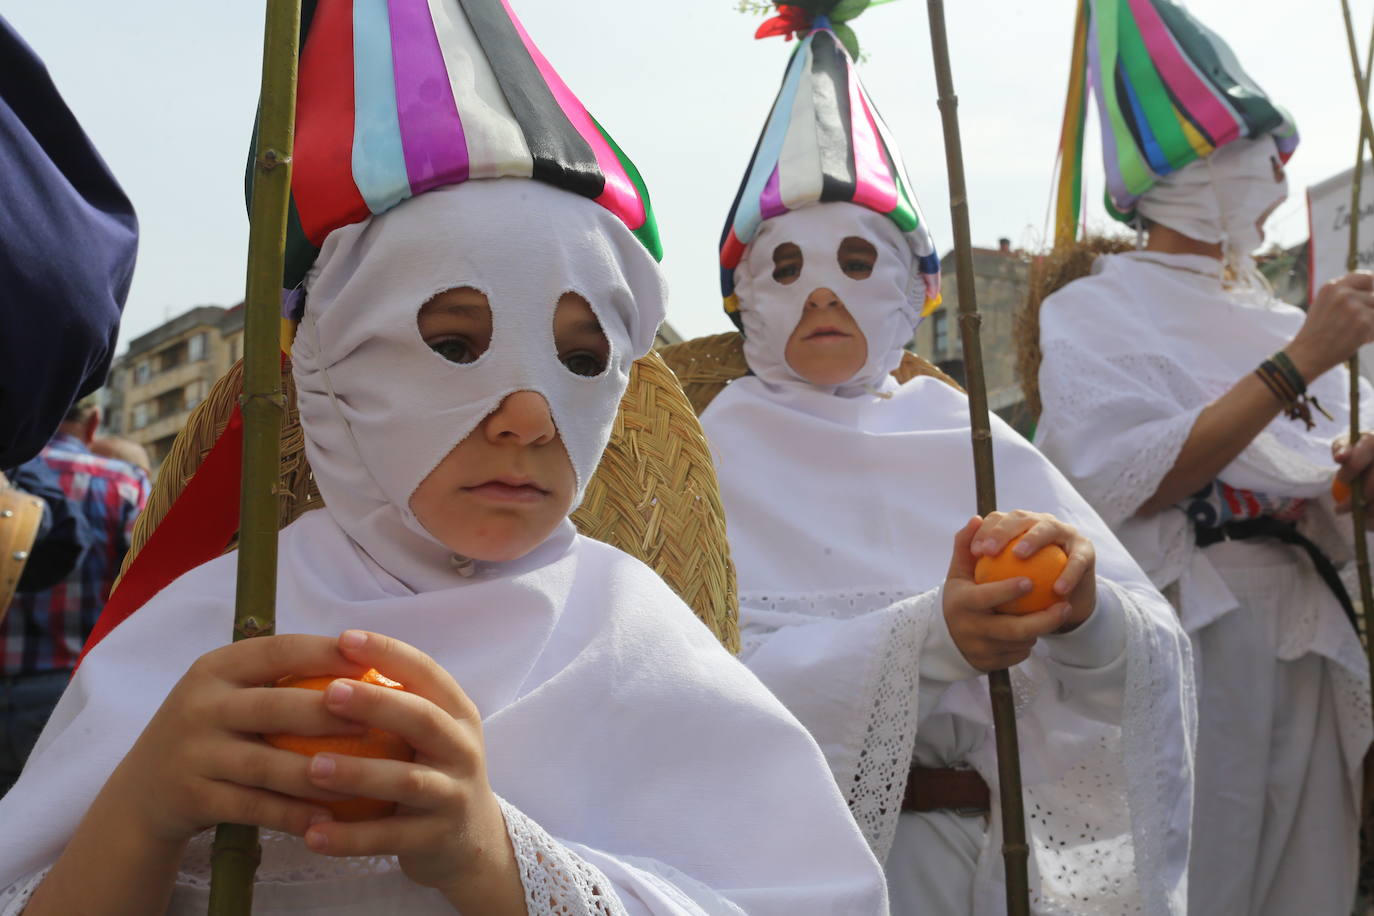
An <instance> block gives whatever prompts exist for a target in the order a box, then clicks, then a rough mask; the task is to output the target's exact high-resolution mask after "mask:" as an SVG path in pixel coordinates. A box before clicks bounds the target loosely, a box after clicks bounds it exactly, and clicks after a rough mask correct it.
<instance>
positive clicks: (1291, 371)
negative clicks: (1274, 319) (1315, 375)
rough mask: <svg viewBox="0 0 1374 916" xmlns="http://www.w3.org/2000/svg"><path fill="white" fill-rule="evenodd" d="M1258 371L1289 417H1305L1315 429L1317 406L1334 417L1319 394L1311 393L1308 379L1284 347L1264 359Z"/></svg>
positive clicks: (1308, 423)
mask: <svg viewBox="0 0 1374 916" xmlns="http://www.w3.org/2000/svg"><path fill="white" fill-rule="evenodd" d="M1255 374H1256V375H1258V376H1259V378H1260V381H1262V382H1264V385H1265V387H1266V388H1268V389H1269V392H1270V394H1272V395H1273V396H1274V398H1275V399H1276V400H1277V401H1278V402H1279V403H1280V404H1281V405H1283V413H1284V416H1286V417H1288V419H1290V420H1301V421H1302V422H1303V423H1305V424H1306V425H1307V428H1308V429H1311V428H1312V427H1314V426H1316V423H1315V422H1314V421H1313V419H1312V408H1313V407H1315V408H1316V409H1317V411H1318V412H1319V413H1320V414H1321V415H1322V416H1324V417H1326V418H1327V419H1328V420H1331V419H1334V418H1333V417H1332V416H1331V414H1329V413H1327V412H1326V410H1325V409H1324V408H1323V407H1322V405H1321V404H1320V403H1318V401H1317V399H1316V398H1315V397H1313V396H1311V395H1309V394H1308V393H1307V382H1306V381H1305V380H1304V379H1303V377H1302V373H1300V372H1299V371H1298V367H1297V366H1295V365H1293V361H1292V360H1291V359H1289V358H1288V354H1287V353H1284V352H1283V351H1282V350H1280V351H1279V352H1277V353H1275V354H1274V355H1273V356H1271V357H1269V358H1268V359H1266V360H1265V361H1264V362H1262V363H1260V364H1259V368H1258V369H1256V370H1255Z"/></svg>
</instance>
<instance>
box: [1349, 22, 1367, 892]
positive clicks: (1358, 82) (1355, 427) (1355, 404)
mask: <svg viewBox="0 0 1374 916" xmlns="http://www.w3.org/2000/svg"><path fill="white" fill-rule="evenodd" d="M1341 12H1342V14H1343V15H1344V18H1345V37H1346V43H1347V44H1348V45H1349V48H1350V66H1351V67H1352V68H1353V69H1354V71H1355V90H1356V92H1357V93H1358V94H1359V101H1360V130H1359V139H1358V140H1357V141H1356V143H1355V172H1354V175H1353V176H1352V177H1351V182H1350V186H1351V187H1350V196H1351V201H1350V246H1349V248H1348V249H1347V253H1346V261H1345V269H1346V270H1347V271H1351V272H1353V271H1355V270H1356V269H1358V268H1359V253H1360V192H1361V190H1362V187H1361V186H1362V185H1363V183H1364V150H1365V146H1366V144H1368V145H1370V146H1371V148H1374V125H1371V124H1370V118H1369V78H1370V76H1371V71H1374V35H1371V36H1370V40H1369V50H1368V52H1367V54H1366V59H1365V64H1364V67H1363V69H1361V67H1360V55H1359V50H1358V49H1357V47H1356V41H1355V23H1354V21H1353V20H1352V19H1351V16H1350V3H1349V0H1341ZM1348 369H1349V372H1350V443H1351V445H1352V446H1353V445H1354V443H1356V442H1358V441H1359V439H1360V353H1359V351H1358V350H1357V351H1355V353H1354V354H1352V355H1351V357H1350V361H1349V364H1348ZM1365 496H1366V494H1365V490H1364V480H1363V479H1362V478H1361V477H1356V478H1354V479H1353V480H1351V481H1350V520H1351V524H1352V526H1353V528H1354V534H1355V570H1356V572H1357V573H1358V574H1359V580H1360V611H1361V618H1362V620H1363V623H1364V647H1365V656H1366V658H1367V659H1368V661H1369V665H1370V670H1371V671H1374V628H1372V627H1371V615H1372V614H1374V585H1372V584H1371V581H1370V574H1369V538H1368V532H1367V531H1366V529H1365V515H1366V508H1367V506H1366V502H1365ZM1363 789H1364V792H1363V797H1362V799H1361V804H1360V826H1361V831H1360V833H1361V837H1360V839H1361V843H1360V875H1361V878H1362V879H1363V878H1364V877H1365V876H1366V875H1367V874H1368V873H1369V872H1370V870H1371V864H1372V863H1374V808H1372V807H1371V802H1374V759H1372V758H1371V756H1370V755H1369V754H1366V755H1365V759H1364V787H1363Z"/></svg>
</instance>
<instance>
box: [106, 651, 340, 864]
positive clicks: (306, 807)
mask: <svg viewBox="0 0 1374 916" xmlns="http://www.w3.org/2000/svg"><path fill="white" fill-rule="evenodd" d="M364 670H366V668H365V667H364V668H359V667H358V666H357V665H356V664H354V663H352V662H350V661H348V660H346V659H345V658H344V657H343V656H342V655H340V654H339V651H338V648H337V644H336V641H335V640H333V639H330V638H328V637H325V636H305V635H287V636H264V637H259V638H256V639H246V640H243V641H241V642H236V643H233V644H231V645H228V646H225V647H223V648H221V649H216V650H214V651H213V652H208V653H206V654H205V655H203V656H201V657H200V658H199V659H197V660H196V661H195V663H194V664H192V665H191V667H190V668H189V669H188V670H187V672H186V674H185V675H184V676H183V677H182V678H181V680H180V681H179V682H177V685H176V686H175V687H173V688H172V691H171V692H170V693H169V694H168V695H167V699H165V700H163V702H162V706H161V707H159V708H158V711H157V712H156V713H155V714H154V716H153V718H152V720H151V721H149V723H148V725H147V727H146V728H144V730H143V733H142V734H141V735H140V736H139V738H138V740H137V741H136V742H135V743H134V746H133V748H132V749H130V751H129V753H128V754H127V755H125V757H124V760H123V762H121V763H120V765H119V766H118V767H117V768H116V769H115V771H114V773H113V774H112V775H111V776H110V779H109V781H108V782H107V783H106V785H105V788H104V789H103V790H102V792H101V801H102V802H104V803H105V804H108V805H114V806H115V809H116V810H118V811H120V812H121V816H122V817H124V818H127V819H128V820H127V822H128V823H129V824H131V825H134V826H132V827H131V828H130V829H131V830H132V831H140V830H141V831H143V833H142V836H144V837H145V838H147V839H148V840H149V841H150V842H154V843H158V844H162V845H165V846H168V847H176V846H179V845H180V844H183V843H185V842H186V840H188V839H190V838H191V837H193V836H195V835H196V834H197V833H199V832H200V831H201V830H203V829H205V828H206V827H210V826H213V825H214V824H217V823H232V824H253V825H256V826H259V827H267V828H270V829H272V830H280V831H283V832H286V833H292V834H295V835H297V836H304V835H305V832H306V830H307V829H308V828H309V826H310V824H311V823H312V822H314V821H316V820H318V819H327V818H328V817H329V812H328V811H327V810H326V809H324V808H322V807H320V806H318V805H313V804H311V803H310V802H309V801H307V800H305V799H308V798H317V799H326V800H328V799H336V798H339V797H340V796H338V795H334V794H331V793H329V792H324V791H321V790H320V788H319V787H318V786H316V785H315V784H314V783H313V782H311V780H310V779H309V777H308V775H307V772H306V770H307V765H308V763H309V761H308V760H307V759H306V758H305V757H302V756H301V755H300V754H295V753H292V752H291V751H284V750H279V749H277V748H274V747H272V746H270V745H269V744H267V743H266V742H265V741H263V740H262V739H261V738H260V737H259V735H260V734H263V733H271V732H288V733H291V734H297V735H356V734H362V733H363V732H364V731H365V729H364V728H362V727H360V726H358V725H356V724H354V723H353V722H350V721H348V720H346V719H341V718H338V717H336V716H334V715H333V714H332V713H330V712H329V711H328V710H326V709H325V708H324V705H323V704H321V703H320V699H319V694H318V693H315V692H313V691H306V690H279V689H275V688H271V687H264V686H262V685H263V684H269V683H273V682H275V681H276V680H277V679H278V678H281V677H283V676H285V675H288V674H301V675H328V674H337V675H340V676H345V677H347V676H352V677H356V676H358V675H360V674H361V673H362V672H363V671H364ZM291 796H300V797H291Z"/></svg>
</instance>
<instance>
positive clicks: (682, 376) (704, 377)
mask: <svg viewBox="0 0 1374 916" xmlns="http://www.w3.org/2000/svg"><path fill="white" fill-rule="evenodd" d="M658 352H659V355H661V356H662V357H663V361H664V362H666V363H667V364H668V365H669V366H671V367H672V369H673V372H675V373H676V374H677V378H678V381H679V382H681V383H682V390H683V391H685V392H686V393H687V399H688V400H689V401H691V402H692V409H693V410H695V411H696V412H697V414H698V416H699V415H700V414H701V412H702V411H703V410H705V409H706V405H708V404H710V403H711V401H712V400H713V399H714V398H715V396H716V395H718V394H720V392H721V390H722V389H724V388H725V386H726V385H727V384H728V383H730V382H732V381H734V380H735V379H737V378H741V377H743V376H744V375H745V374H746V373H748V371H749V366H748V364H747V363H745V361H744V338H743V337H742V336H740V333H739V332H738V331H730V332H729V333H726V334H714V335H712V336H710V337H698V338H695V339H694V340H688V341H685V342H683V343H680V344H673V345H672V346H671V347H664V348H663V349H662V350H659V351H658ZM918 375H929V376H931V377H932V378H937V379H939V380H940V381H942V382H944V383H945V384H947V385H950V386H951V387H954V388H958V389H959V390H960V391H962V390H963V389H962V388H959V383H958V382H956V381H955V380H954V379H952V378H950V377H949V376H948V375H946V374H945V373H943V372H941V371H940V370H939V369H937V368H935V366H934V365H933V364H931V363H930V362H928V361H927V360H924V359H922V358H921V357H919V356H917V355H916V354H915V353H910V352H907V353H903V354H902V364H901V365H900V366H898V367H897V368H896V369H894V370H893V372H892V377H893V378H895V379H896V380H897V381H898V382H899V383H905V382H908V381H910V380H911V379H913V378H916V377H917V376H918Z"/></svg>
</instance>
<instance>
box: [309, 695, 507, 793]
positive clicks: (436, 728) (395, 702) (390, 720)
mask: <svg viewBox="0 0 1374 916" xmlns="http://www.w3.org/2000/svg"><path fill="white" fill-rule="evenodd" d="M324 705H325V708H326V709H328V710H329V711H330V712H332V713H333V714H334V715H337V716H342V717H345V718H347V719H349V720H351V721H353V722H358V723H361V724H363V725H370V726H371V727H373V728H379V729H383V730H385V731H388V732H391V733H392V734H394V735H397V736H398V737H400V738H402V739H403V740H405V741H406V742H407V743H408V744H410V746H411V747H413V748H415V750H416V751H417V752H419V753H421V754H424V755H425V756H427V757H431V758H433V759H435V760H440V761H443V763H444V765H445V766H448V767H451V768H455V769H457V770H458V771H460V772H463V773H467V772H472V771H475V770H476V769H477V768H478V767H479V766H480V763H481V757H482V752H481V739H480V737H479V736H480V731H475V730H474V726H476V727H477V728H480V724H479V723H478V720H477V718H476V716H475V715H474V716H473V718H471V719H459V718H456V717H454V716H452V715H450V714H449V713H448V712H447V711H446V710H444V709H442V708H440V707H439V705H438V704H436V703H434V702H432V701H430V700H429V699H427V698H425V697H423V696H421V695H419V694H416V693H409V692H406V691H401V690H393V689H391V688H390V687H380V686H378V685H376V684H364V683H361V682H359V681H350V680H343V679H340V680H337V681H335V682H334V683H332V684H330V685H329V686H328V687H326V688H325V691H324Z"/></svg>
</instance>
